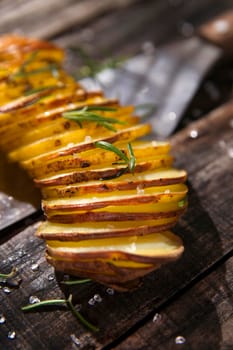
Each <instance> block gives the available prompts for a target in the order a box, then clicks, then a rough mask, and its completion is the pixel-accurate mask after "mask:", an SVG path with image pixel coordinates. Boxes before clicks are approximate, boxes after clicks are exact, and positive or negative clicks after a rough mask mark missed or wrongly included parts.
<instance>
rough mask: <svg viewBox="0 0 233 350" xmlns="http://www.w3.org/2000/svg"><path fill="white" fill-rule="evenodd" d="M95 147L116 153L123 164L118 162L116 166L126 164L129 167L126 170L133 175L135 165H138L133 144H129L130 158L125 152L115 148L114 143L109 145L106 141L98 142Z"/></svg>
mask: <svg viewBox="0 0 233 350" xmlns="http://www.w3.org/2000/svg"><path fill="white" fill-rule="evenodd" d="M95 146H96V147H97V148H102V149H105V150H107V151H110V152H113V153H115V154H116V155H117V156H118V157H120V159H121V160H122V161H123V162H116V163H114V164H126V165H127V167H126V169H125V170H129V171H130V172H131V173H133V172H134V169H135V165H136V158H135V155H134V152H133V148H132V145H131V143H128V144H127V148H128V152H129V157H128V156H127V155H126V154H125V153H124V152H122V151H121V150H120V149H119V148H117V147H116V146H114V145H113V144H112V143H109V142H106V141H97V142H95Z"/></svg>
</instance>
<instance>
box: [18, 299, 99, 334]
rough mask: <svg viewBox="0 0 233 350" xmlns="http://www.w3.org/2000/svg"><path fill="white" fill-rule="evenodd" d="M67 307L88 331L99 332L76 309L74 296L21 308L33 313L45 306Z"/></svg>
mask: <svg viewBox="0 0 233 350" xmlns="http://www.w3.org/2000/svg"><path fill="white" fill-rule="evenodd" d="M54 305H55V306H65V307H68V308H69V309H70V311H71V312H72V314H73V315H74V316H75V317H76V318H77V319H78V320H79V321H80V322H81V323H82V324H83V325H84V326H85V327H87V328H88V329H90V330H91V331H93V332H98V330H99V329H98V328H97V327H96V326H94V325H93V324H91V323H90V322H89V321H87V320H86V319H85V318H84V317H83V316H82V315H81V314H80V312H79V311H77V310H76V309H75V306H74V304H73V302H72V294H70V295H69V297H68V299H50V300H44V301H39V302H37V303H35V304H30V305H26V306H23V307H22V308H21V310H22V311H31V310H34V309H37V308H40V307H45V306H54Z"/></svg>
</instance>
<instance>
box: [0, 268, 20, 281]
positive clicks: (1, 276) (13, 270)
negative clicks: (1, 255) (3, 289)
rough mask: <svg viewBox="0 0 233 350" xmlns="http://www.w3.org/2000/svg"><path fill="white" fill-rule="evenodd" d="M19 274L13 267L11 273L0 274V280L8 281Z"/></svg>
mask: <svg viewBox="0 0 233 350" xmlns="http://www.w3.org/2000/svg"><path fill="white" fill-rule="evenodd" d="M16 272H17V269H16V267H13V268H12V270H11V272H10V273H0V278H4V279H8V278H12V277H14V276H15V274H16Z"/></svg>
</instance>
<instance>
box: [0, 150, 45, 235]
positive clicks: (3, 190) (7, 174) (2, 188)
mask: <svg viewBox="0 0 233 350" xmlns="http://www.w3.org/2000/svg"><path fill="white" fill-rule="evenodd" d="M38 208H40V193H39V191H38V190H37V189H36V188H35V186H34V184H33V182H32V180H31V179H30V178H29V177H28V176H27V175H26V174H25V172H24V171H23V170H21V169H20V168H19V167H18V166H17V165H16V164H12V163H9V162H8V161H7V160H6V158H5V157H4V154H2V153H0V230H1V229H3V228H4V227H7V226H9V225H10V224H12V223H14V222H16V221H18V220H21V219H22V218H25V217H27V216H28V215H30V214H32V213H34V212H35V211H36V210H37V209H38Z"/></svg>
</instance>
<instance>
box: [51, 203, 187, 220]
mask: <svg viewBox="0 0 233 350" xmlns="http://www.w3.org/2000/svg"><path fill="white" fill-rule="evenodd" d="M186 206H187V203H186V201H185V200H182V201H180V202H169V203H155V204H151V203H150V204H140V205H127V209H126V210H125V211H122V207H121V206H109V207H107V208H101V209H95V210H92V211H77V210H74V209H73V210H71V209H70V211H69V212H65V211H63V210H58V211H57V212H55V211H52V212H49V213H47V218H48V219H49V220H50V221H51V222H58V223H75V222H77V223H78V222H87V221H95V222H98V221H131V220H132V221H134V220H155V219H161V218H171V217H177V216H179V215H181V214H182V213H183V212H184V210H185V208H186Z"/></svg>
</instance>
